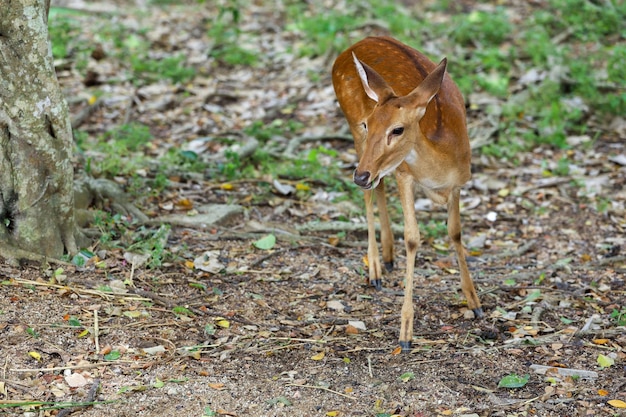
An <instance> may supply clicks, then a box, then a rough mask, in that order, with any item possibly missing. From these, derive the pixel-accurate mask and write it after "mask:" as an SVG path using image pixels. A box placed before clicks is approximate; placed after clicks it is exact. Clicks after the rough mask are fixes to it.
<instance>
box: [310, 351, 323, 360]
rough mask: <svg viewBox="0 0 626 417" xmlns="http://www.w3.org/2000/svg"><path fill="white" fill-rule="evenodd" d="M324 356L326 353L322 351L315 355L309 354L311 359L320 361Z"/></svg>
mask: <svg viewBox="0 0 626 417" xmlns="http://www.w3.org/2000/svg"><path fill="white" fill-rule="evenodd" d="M324 356H326V353H325V352H324V351H321V352H320V353H318V354H317V355H313V356H311V359H312V360H314V361H321V360H322V359H324Z"/></svg>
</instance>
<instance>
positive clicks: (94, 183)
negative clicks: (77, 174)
mask: <svg viewBox="0 0 626 417" xmlns="http://www.w3.org/2000/svg"><path fill="white" fill-rule="evenodd" d="M105 203H108V204H109V205H110V207H111V209H112V210H113V211H114V212H116V213H120V214H123V215H126V216H129V217H132V218H133V220H136V221H137V222H138V223H140V224H143V223H146V222H147V221H148V216H146V215H145V214H143V213H142V212H141V211H140V210H139V209H138V208H137V207H135V206H134V205H133V204H132V203H131V202H130V201H129V200H128V197H127V196H126V194H125V193H124V191H122V190H121V188H120V187H119V186H118V185H117V184H116V183H114V182H113V181H110V180H107V179H96V178H91V177H85V178H82V179H80V180H76V182H74V206H75V208H76V213H75V215H76V222H77V223H78V225H79V226H81V227H84V226H85V225H86V224H88V223H89V222H90V221H91V220H93V214H92V213H91V211H90V210H88V209H89V207H93V206H95V207H102V206H104V205H105Z"/></svg>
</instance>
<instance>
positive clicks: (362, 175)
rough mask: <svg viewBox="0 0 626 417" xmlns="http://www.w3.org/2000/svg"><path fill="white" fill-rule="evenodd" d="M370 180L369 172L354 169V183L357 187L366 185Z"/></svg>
mask: <svg viewBox="0 0 626 417" xmlns="http://www.w3.org/2000/svg"><path fill="white" fill-rule="evenodd" d="M369 182H370V173H369V171H365V172H359V171H357V170H354V183H355V184H356V185H358V186H359V187H367V185H368V184H369Z"/></svg>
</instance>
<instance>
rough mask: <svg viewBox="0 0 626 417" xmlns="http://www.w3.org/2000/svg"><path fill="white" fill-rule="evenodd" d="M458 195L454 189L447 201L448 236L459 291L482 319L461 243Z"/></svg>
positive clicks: (457, 191)
mask: <svg viewBox="0 0 626 417" xmlns="http://www.w3.org/2000/svg"><path fill="white" fill-rule="evenodd" d="M459 194H460V190H459V189H458V188H457V189H454V190H453V191H452V192H451V193H450V199H449V200H448V235H449V236H450V239H451V240H452V244H453V245H454V250H455V251H456V259H457V262H458V264H459V270H460V271H461V290H462V291H463V294H464V295H465V298H466V299H467V306H468V307H469V308H471V309H472V311H473V312H474V314H475V316H476V317H477V318H480V317H483V315H484V314H483V309H482V307H481V305H480V300H479V299H478V294H477V293H476V288H475V287H474V282H473V281H472V278H471V277H470V274H469V269H468V268H467V261H466V260H465V248H464V247H463V242H462V241H461V213H460V208H459Z"/></svg>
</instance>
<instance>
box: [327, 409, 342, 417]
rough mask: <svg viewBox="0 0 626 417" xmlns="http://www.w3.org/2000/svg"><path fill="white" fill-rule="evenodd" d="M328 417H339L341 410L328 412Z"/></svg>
mask: <svg viewBox="0 0 626 417" xmlns="http://www.w3.org/2000/svg"><path fill="white" fill-rule="evenodd" d="M326 415H327V416H328V417H337V416H338V415H339V411H337V410H333V411H329V412H327V413H326Z"/></svg>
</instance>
